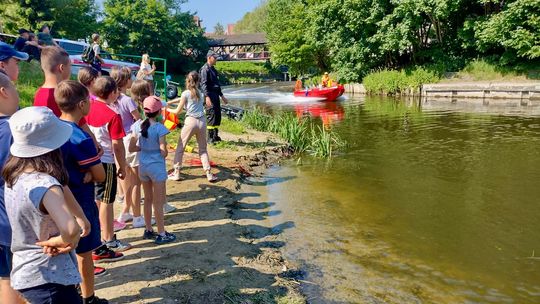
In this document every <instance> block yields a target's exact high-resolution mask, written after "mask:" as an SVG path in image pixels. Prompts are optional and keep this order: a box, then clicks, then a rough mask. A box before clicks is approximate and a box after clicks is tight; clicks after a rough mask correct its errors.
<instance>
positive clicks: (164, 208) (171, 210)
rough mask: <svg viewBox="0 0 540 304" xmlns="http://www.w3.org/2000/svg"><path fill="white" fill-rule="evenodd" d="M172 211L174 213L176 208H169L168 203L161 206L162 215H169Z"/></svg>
mask: <svg viewBox="0 0 540 304" xmlns="http://www.w3.org/2000/svg"><path fill="white" fill-rule="evenodd" d="M173 211H176V207H174V206H171V205H169V204H168V203H165V205H163V213H165V214H167V213H171V212H173Z"/></svg>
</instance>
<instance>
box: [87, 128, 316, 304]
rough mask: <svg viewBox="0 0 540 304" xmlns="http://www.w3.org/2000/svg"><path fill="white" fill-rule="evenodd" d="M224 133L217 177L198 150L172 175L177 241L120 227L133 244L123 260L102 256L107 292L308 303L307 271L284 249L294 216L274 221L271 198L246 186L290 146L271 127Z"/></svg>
mask: <svg viewBox="0 0 540 304" xmlns="http://www.w3.org/2000/svg"><path fill="white" fill-rule="evenodd" d="M222 138H223V139H224V140H225V141H226V142H227V145H226V146H227V148H223V147H221V148H220V147H210V149H209V153H210V158H211V160H212V162H214V163H215V164H216V165H215V166H214V173H217V176H218V177H219V181H218V182H217V183H215V184H211V183H209V182H208V181H207V180H206V178H205V176H203V170H202V168H201V167H200V165H199V164H198V163H197V160H198V155H197V154H196V153H186V154H185V159H184V169H183V170H182V181H180V182H170V181H169V182H167V200H168V202H169V204H171V205H173V206H175V207H176V208H177V210H176V211H174V212H172V213H169V214H166V215H165V224H166V229H167V230H168V231H169V232H172V233H174V234H176V236H177V241H176V242H175V243H172V244H168V245H163V246H157V245H155V244H154V243H153V242H152V241H148V240H143V239H142V234H143V229H142V228H139V229H132V228H131V225H130V224H129V225H128V229H126V230H123V231H121V232H119V233H118V234H117V235H118V238H119V239H121V240H125V241H128V242H130V243H131V244H132V245H133V248H132V249H130V250H129V251H126V252H125V259H124V260H122V261H118V262H114V263H104V264H99V265H100V266H102V267H105V268H107V270H108V274H107V275H106V276H104V277H101V278H97V279H96V289H97V290H96V294H97V295H98V296H99V297H103V298H107V299H108V300H109V301H110V302H111V303H246V304H247V303H305V299H304V297H303V296H302V294H301V293H300V291H299V283H298V281H297V279H298V278H299V276H300V274H301V271H299V270H298V268H297V267H296V266H295V265H293V264H291V263H289V262H288V261H286V260H285V259H284V258H283V255H282V253H281V251H280V248H281V247H282V246H283V245H284V242H283V241H282V240H280V232H281V231H282V230H283V229H286V228H287V227H288V226H287V225H290V223H280V224H278V225H274V226H273V225H272V224H271V223H270V221H269V220H268V218H267V217H268V215H267V213H268V212H269V208H270V207H271V206H270V204H268V203H266V202H263V201H261V202H258V203H246V202H243V201H242V199H243V198H245V197H251V198H253V197H257V196H259V195H258V194H257V193H243V192H242V191H241V186H242V182H243V180H245V179H246V178H248V177H250V176H253V175H257V174H259V173H260V172H262V170H264V169H265V168H266V166H269V165H272V164H276V163H278V162H279V160H280V159H281V158H282V157H284V156H287V154H288V152H289V151H288V149H287V148H284V147H283V143H281V142H280V141H279V140H278V139H277V138H276V137H274V136H273V135H270V134H266V133H260V132H254V131H248V132H247V133H245V134H242V135H240V136H237V135H232V134H227V133H224V134H223V135H222ZM262 147H264V148H262ZM195 152H196V149H195ZM171 158H172V155H171V154H170V155H169V157H168V159H171ZM169 167H171V166H169ZM251 201H253V200H250V202H251ZM120 207H121V206H120V205H117V206H116V214H118V213H119V212H120Z"/></svg>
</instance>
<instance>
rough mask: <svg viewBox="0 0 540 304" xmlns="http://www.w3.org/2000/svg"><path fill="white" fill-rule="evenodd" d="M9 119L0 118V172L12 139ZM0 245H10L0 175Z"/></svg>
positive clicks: (9, 231)
mask: <svg viewBox="0 0 540 304" xmlns="http://www.w3.org/2000/svg"><path fill="white" fill-rule="evenodd" d="M8 119H9V117H7V116H3V117H0V171H1V170H2V169H3V168H4V164H5V163H6V160H7V158H8V157H9V147H10V146H11V142H12V141H13V138H12V137H11V131H10V130H9V124H8ZM0 245H2V246H8V247H9V246H10V245H11V227H10V226H9V220H8V216H7V213H6V206H5V205H4V179H3V178H2V175H1V174H0Z"/></svg>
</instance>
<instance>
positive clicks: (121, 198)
mask: <svg viewBox="0 0 540 304" xmlns="http://www.w3.org/2000/svg"><path fill="white" fill-rule="evenodd" d="M115 202H116V203H117V204H123V203H124V197H123V196H121V195H117V196H116V199H115Z"/></svg>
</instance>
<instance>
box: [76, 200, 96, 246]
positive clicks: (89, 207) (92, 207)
mask: <svg viewBox="0 0 540 304" xmlns="http://www.w3.org/2000/svg"><path fill="white" fill-rule="evenodd" d="M79 203H81V202H79ZM81 208H82V210H83V212H84V215H85V216H86V218H87V219H88V221H89V222H90V234H89V235H87V236H85V237H83V238H81V239H80V240H79V244H78V245H77V248H76V249H75V252H76V253H77V254H81V253H86V252H89V251H92V250H94V249H96V248H98V247H99V246H101V228H100V225H99V211H98V208H97V205H96V203H95V202H94V200H91V201H88V202H86V203H85V204H81Z"/></svg>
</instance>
